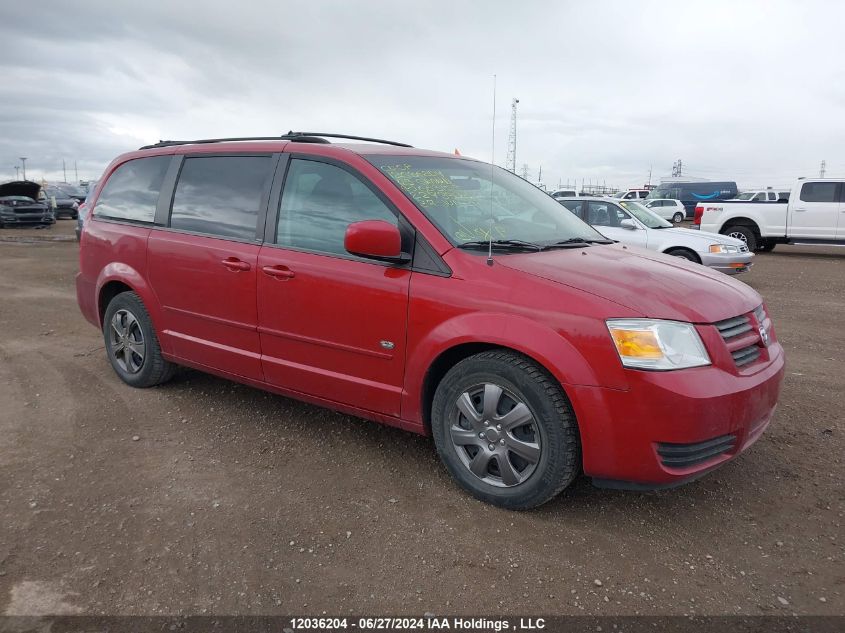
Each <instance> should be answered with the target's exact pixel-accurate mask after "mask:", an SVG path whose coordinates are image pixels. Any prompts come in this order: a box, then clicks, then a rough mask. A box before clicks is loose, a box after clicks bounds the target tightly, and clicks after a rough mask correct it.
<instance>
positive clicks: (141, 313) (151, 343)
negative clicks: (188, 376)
mask: <svg viewBox="0 0 845 633" xmlns="http://www.w3.org/2000/svg"><path fill="white" fill-rule="evenodd" d="M127 314H128V315H131V317H132V319H129V318H128V317H127V316H126V315H127ZM116 315H118V321H119V322H120V324H121V325H122V326H123V328H124V331H125V332H126V334H127V337H129V338H128V339H123V340H124V341H126V340H130V339H131V340H132V342H133V343H134V345H135V348H134V349H141V345H143V354H138V353H135V352H129V357H131V358H127V356H126V354H124V353H121V352H119V351H118V347H120V345H119V343H120V341H118V343H117V344H116V343H115V339H116V338H118V339H119V338H120V336H119V334H118V333H117V329H116V328H113V326H112V321H113V320H114V319H115V316H116ZM136 325H137V327H136ZM103 339H104V340H105V344H106V356H107V357H108V359H109V362H110V363H111V366H112V368H113V369H114V371H115V373H116V374H117V375H118V376H119V377H120V379H121V380H122V381H123V382H125V383H126V384H127V385H130V386H132V387H139V388H146V387H154V386H155V385H160V384H162V383H165V382H167V381H168V380H170V379H171V378H172V377H173V374H174V372H175V371H176V365H174V364H173V363H170V362H168V361H166V360H164V358H163V357H162V355H161V347H160V346H159V343H158V337H157V336H156V333H155V330H154V329H153V323H152V320H151V319H150V315H149V313H148V312H147V309H146V308H145V307H144V303H143V301H141V298H140V297H139V296H138V295H137V294H135V293H134V292H122V293H120V294H119V295H116V296H115V297H114V299H112V300H111V302H110V303H109V305H108V307H106V313H105V316H104V317H103ZM123 348H124V349H127V346H126V344H125V342H124V345H123ZM121 357H122V358H121ZM139 359H140V360H139ZM136 366H137V367H136Z"/></svg>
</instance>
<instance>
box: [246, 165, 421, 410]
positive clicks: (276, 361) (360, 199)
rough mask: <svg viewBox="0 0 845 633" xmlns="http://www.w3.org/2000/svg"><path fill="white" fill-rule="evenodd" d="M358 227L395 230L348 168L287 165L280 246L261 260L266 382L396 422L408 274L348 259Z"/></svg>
mask: <svg viewBox="0 0 845 633" xmlns="http://www.w3.org/2000/svg"><path fill="white" fill-rule="evenodd" d="M359 220H386V221H389V222H392V223H394V224H398V218H397V216H396V215H395V214H394V213H393V212H392V211H391V209H390V208H389V207H388V205H387V204H386V203H385V202H384V201H383V200H382V199H381V198H380V197H379V196H378V195H376V193H375V189H374V188H371V186H370V185H368V184H367V183H365V181H363V180H362V179H361V178H359V177H358V176H357V175H355V174H353V173H352V172H350V171H349V170H347V169H346V168H344V167H341V166H339V165H335V164H330V163H327V162H322V161H319V160H308V159H304V158H293V159H291V161H290V167H289V169H288V173H287V176H286V178H285V185H284V192H283V194H282V196H281V203H280V205H279V208H278V220H277V222H276V231H275V236H274V239H273V240H270V241H275V244H274V245H269V244H265V246H263V247H262V249H261V252H260V253H259V256H258V332H259V335H260V341H261V351H262V364H263V368H264V375H265V376H266V380H267V382H269V383H271V384H274V385H278V386H279V387H282V388H284V389H289V390H292V391H296V392H299V393H303V394H308V395H311V396H315V397H318V398H321V399H323V400H327V401H334V402H343V403H345V404H348V405H351V406H353V407H357V408H360V409H365V410H367V411H374V412H377V413H381V414H384V415H390V416H398V415H399V407H400V401H401V393H402V387H403V380H404V373H405V334H406V328H407V315H408V290H409V284H410V279H411V274H412V273H411V271H410V270H408V269H405V268H397V267H394V266H390V265H387V264H384V263H381V262H374V261H368V260H364V259H361V258H358V257H354V256H352V255H350V254H349V253H347V252H346V250H345V249H344V247H343V238H344V234H345V231H346V227H347V226H348V225H349V224H350V223H352V222H356V221H359ZM268 221H269V216H268Z"/></svg>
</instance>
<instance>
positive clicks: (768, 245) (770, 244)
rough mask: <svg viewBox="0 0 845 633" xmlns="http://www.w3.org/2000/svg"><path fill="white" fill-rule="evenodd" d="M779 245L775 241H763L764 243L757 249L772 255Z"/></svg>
mask: <svg viewBox="0 0 845 633" xmlns="http://www.w3.org/2000/svg"><path fill="white" fill-rule="evenodd" d="M777 245H778V243H777V242H775V241H774V240H766V239H764V240H762V243H761V244H760V245H759V246H758V247H757V250H758V251H760V252H761V253H771V252H772V251H773V250H775V246H777Z"/></svg>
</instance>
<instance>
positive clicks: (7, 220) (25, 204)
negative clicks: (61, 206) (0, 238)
mask: <svg viewBox="0 0 845 633" xmlns="http://www.w3.org/2000/svg"><path fill="white" fill-rule="evenodd" d="M55 221H56V217H55V214H54V212H53V209H52V208H51V207H50V205H49V204H47V202H46V200H45V199H44V195H43V194H42V192H41V185H39V184H38V183H37V182H30V181H28V180H16V181H13V182H6V183H3V184H0V229H2V228H4V227H6V226H20V225H27V224H29V225H32V224H36V225H50V224H53V223H55Z"/></svg>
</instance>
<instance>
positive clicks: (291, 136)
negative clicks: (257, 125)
mask: <svg viewBox="0 0 845 633" xmlns="http://www.w3.org/2000/svg"><path fill="white" fill-rule="evenodd" d="M327 138H339V139H346V140H352V141H369V142H370V143H381V144H383V145H395V146H396V147H413V146H412V145H408V144H407V143H399V142H398V141H386V140H384V139H380V138H370V137H368V136H352V135H349V134H331V133H325V132H294V131H292V130H291V131H290V132H288V133H287V134H282V135H281V136H238V137H231V138H204V139H197V140H193V141H159V142H158V143H153V144H152V145H144V146H143V147H140V148H139V149H154V148H157V147H172V146H174V145H204V144H208V143H228V142H236V141H296V142H297V143H330V142H331V141H328V140H326V139H327Z"/></svg>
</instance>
